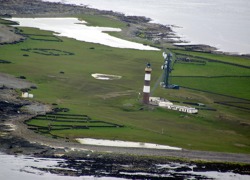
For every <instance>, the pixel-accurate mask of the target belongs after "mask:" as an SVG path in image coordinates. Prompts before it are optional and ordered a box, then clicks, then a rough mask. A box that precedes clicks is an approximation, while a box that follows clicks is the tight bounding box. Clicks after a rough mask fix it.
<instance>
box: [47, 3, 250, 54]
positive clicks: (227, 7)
mask: <svg viewBox="0 0 250 180" xmlns="http://www.w3.org/2000/svg"><path fill="white" fill-rule="evenodd" d="M44 1H50V2H62V3H65V4H77V5H87V6H89V7H91V8H97V9H100V10H113V11H116V12H121V13H124V14H126V15H139V16H146V17H149V18H151V19H152V21H153V22H156V23H161V24H164V25H173V30H174V31H175V32H176V33H177V35H179V36H180V37H181V38H182V40H185V41H188V42H189V44H206V45H210V46H214V47H216V48H218V50H220V51H224V52H230V53H239V54H250V43H249V42H250V31H249V29H250V11H249V9H250V1H249V0H206V1H204V0H157V1H155V0H136V1H135V0H44Z"/></svg>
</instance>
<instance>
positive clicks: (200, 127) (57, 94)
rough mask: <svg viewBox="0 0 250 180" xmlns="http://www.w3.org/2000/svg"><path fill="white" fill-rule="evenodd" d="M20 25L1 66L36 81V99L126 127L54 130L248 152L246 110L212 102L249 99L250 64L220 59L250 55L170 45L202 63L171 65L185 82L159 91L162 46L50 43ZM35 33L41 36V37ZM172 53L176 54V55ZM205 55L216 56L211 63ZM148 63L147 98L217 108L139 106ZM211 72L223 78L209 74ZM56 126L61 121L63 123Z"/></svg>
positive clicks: (177, 80) (98, 20) (97, 20)
mask: <svg viewBox="0 0 250 180" xmlns="http://www.w3.org/2000/svg"><path fill="white" fill-rule="evenodd" d="M83 19H84V17H83ZM86 20H89V21H91V22H92V24H95V25H99V24H100V25H104V24H102V23H103V22H105V21H104V20H103V18H102V17H91V16H89V17H87V18H86ZM0 22H1V21H0ZM110 23H111V24H112V23H113V20H110ZM108 25H110V24H108ZM110 26H111V25H110ZM119 26H122V25H119V23H117V24H115V25H114V26H112V27H119ZM19 29H21V30H22V32H23V33H24V34H26V35H27V40H26V41H25V42H22V43H18V44H14V45H4V46H1V47H0V54H1V59H3V60H8V61H11V62H12V63H11V64H0V71H1V72H5V73H9V74H13V75H15V76H25V77H26V78H27V80H28V81H31V82H33V83H35V84H36V85H37V87H38V89H33V90H32V91H31V92H32V93H33V94H34V96H35V98H34V100H38V101H41V102H44V103H48V104H52V103H56V104H58V105H57V106H55V107H64V108H69V109H70V111H69V112H68V113H70V114H74V113H76V114H86V115H88V116H89V117H91V118H92V119H96V120H102V121H105V122H110V123H116V124H120V125H124V126H125V127H123V128H113V129H110V128H90V129H77V130H76V129H68V130H60V131H59V130H52V131H51V132H50V133H51V134H52V135H54V136H60V137H65V138H66V137H67V138H75V137H92V138H104V139H120V140H129V141H141V142H151V143H159V144H166V145H172V146H177V147H182V148H187V149H196V150H210V151H222V152H237V153H250V119H249V115H250V111H249V109H242V108H237V107H232V106H226V105H222V104H218V103H214V102H215V101H221V102H229V101H230V102H231V104H235V103H236V102H237V103H241V104H243V105H242V106H243V107H245V106H244V104H248V103H249V102H250V91H249V90H250V89H249V88H250V84H249V77H247V76H248V75H250V71H249V68H242V67H238V66H232V65H228V64H224V63H221V62H230V63H236V64H239V65H244V66H250V61H249V59H246V58H241V57H234V56H226V55H214V54H208V53H198V52H189V51H184V50H172V52H173V53H181V54H182V56H192V57H194V56H195V58H198V59H202V60H206V61H207V62H206V64H205V65H195V64H192V63H175V65H174V70H173V72H172V74H171V82H172V83H174V84H179V85H180V86H185V87H187V88H181V89H180V90H170V89H163V88H161V87H160V86H159V84H157V83H156V82H157V80H158V79H159V77H161V74H162V70H161V69H160V66H161V65H162V63H163V58H162V52H160V51H140V50H131V49H119V48H111V47H107V46H103V45H98V44H92V43H85V42H80V41H76V40H74V39H70V38H64V37H60V38H59V39H60V40H61V41H50V40H54V39H57V38H56V37H53V33H52V32H46V31H41V30H38V29H34V28H19ZM29 34H31V35H29ZM41 35H46V36H41ZM40 37H44V38H43V39H42V40H41V39H40ZM27 49H28V51H27ZM48 49H50V50H48ZM44 52H49V53H44ZM65 52H67V53H65ZM24 55H25V56H24ZM176 56H177V58H178V56H180V55H178V54H176ZM208 59H211V60H218V61H220V62H217V61H216V62H210V61H209V60H208ZM147 62H150V63H151V64H152V68H153V71H152V80H151V87H152V88H153V87H156V88H155V90H154V91H153V92H152V96H160V97H163V98H166V99H170V100H175V101H179V102H180V104H183V102H199V103H204V104H205V105H206V106H207V107H209V108H214V109H216V110H217V111H209V110H200V111H199V113H198V114H196V115H189V114H185V113H181V112H177V111H171V110H164V109H160V108H156V107H154V108H151V107H146V106H143V105H142V104H141V103H140V100H141V98H142V97H141V96H140V95H139V92H142V88H143V84H144V68H145V66H146V63H147ZM62 72H63V73H62ZM93 73H103V74H112V75H119V76H122V78H121V79H119V80H112V81H102V80H97V79H94V78H93V77H92V76H91V74H93ZM190 76H192V77H190ZM210 76H213V77H212V78H211V77H210ZM215 76H223V77H218V78H214V77H215ZM238 76H244V77H238ZM190 88H193V89H190ZM153 89H154V88H153ZM194 89H197V90H194ZM242 98H244V99H245V100H243V99H242ZM248 107H249V105H248ZM32 123H33V124H35V125H43V126H47V125H48V123H49V122H47V121H46V120H44V121H42V120H39V119H38V120H37V121H33V122H32ZM56 124H57V125H60V122H56ZM78 125H79V124H78Z"/></svg>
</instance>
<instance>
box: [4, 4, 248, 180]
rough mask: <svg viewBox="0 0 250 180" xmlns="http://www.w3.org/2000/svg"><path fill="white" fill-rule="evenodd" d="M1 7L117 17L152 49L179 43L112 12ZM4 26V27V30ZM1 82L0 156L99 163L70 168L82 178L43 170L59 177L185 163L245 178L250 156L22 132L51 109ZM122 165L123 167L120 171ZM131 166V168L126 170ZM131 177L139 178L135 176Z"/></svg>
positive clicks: (164, 30) (157, 28) (161, 29)
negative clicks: (87, 142) (80, 140)
mask: <svg viewBox="0 0 250 180" xmlns="http://www.w3.org/2000/svg"><path fill="white" fill-rule="evenodd" d="M0 4H1V6H0V13H1V15H2V17H10V16H19V17H46V16H50V17H51V16H57V17H58V16H71V15H76V14H96V15H97V14H101V15H108V16H112V17H113V18H118V19H119V20H121V21H123V22H126V23H128V26H129V28H128V29H129V30H128V31H127V32H125V33H127V34H129V36H128V37H130V38H131V39H133V38H145V39H148V40H150V41H153V42H154V43H155V44H156V45H159V44H164V43H174V42H180V41H173V39H172V38H173V37H175V38H176V36H175V34H174V32H173V31H172V30H171V28H170V27H167V26H163V25H160V24H152V23H149V22H150V19H148V18H146V17H137V16H124V15H123V14H120V13H116V12H113V11H99V10H97V9H91V8H88V7H87V6H83V7H80V6H74V5H63V4H59V3H48V2H42V1H39V0H34V1H29V0H20V1H18V3H16V1H15V0H10V1H7V2H6V1H4V0H0ZM3 27H4V28H6V27H7V26H3ZM1 29H2V27H0V32H3V31H1ZM10 30H12V31H14V29H8V30H7V31H10ZM13 34H15V33H12V34H9V35H8V37H12V36H13ZM177 39H178V38H177ZM23 40H24V39H23V37H22V36H17V39H16V38H14V39H13V40H7V41H6V40H3V39H0V42H1V43H4V44H5V43H17V42H20V41H23ZM2 45H3V44H2ZM189 48H192V50H199V51H205V52H212V51H214V50H216V49H214V48H212V47H209V46H203V45H197V46H189ZM0 77H3V78H4V79H5V81H3V80H2V79H1V82H3V84H0V86H1V87H0V114H1V115H0V151H1V152H5V153H7V154H14V155H18V154H24V155H29V156H35V157H46V158H48V157H52V158H58V157H60V158H64V159H66V160H67V164H64V165H62V166H63V167H75V166H76V165H77V163H76V161H77V160H81V159H84V160H89V161H93V162H95V163H96V164H99V167H98V168H99V169H98V168H97V167H92V165H91V164H88V163H85V164H84V163H82V164H81V165H79V164H78V167H75V169H77V168H78V169H89V171H88V172H85V171H81V173H79V171H73V170H72V171H70V172H69V171H64V172H61V171H60V172H59V170H58V171H57V170H53V169H52V170H48V169H44V171H51V172H52V171H53V172H52V173H57V174H63V175H67V174H68V175H69V174H70V175H74V176H80V175H82V174H89V175H96V174H95V173H96V170H97V169H98V170H99V172H102V171H106V172H109V173H110V174H112V175H113V176H115V177H127V176H121V175H119V173H118V172H120V171H124V172H135V170H136V169H135V167H137V168H138V169H137V170H140V172H149V171H150V172H154V173H156V174H159V175H160V174H161V173H164V171H162V170H161V169H156V168H155V164H164V163H176V162H186V163H187V164H188V165H194V164H195V165H196V166H197V169H196V170H197V171H211V170H217V171H223V172H231V171H234V172H235V173H240V174H248V175H250V171H249V169H250V155H248V154H230V153H216V152H203V151H188V150H182V151H173V150H149V149H137V148H119V147H98V146H87V145H81V144H78V143H75V142H69V141H68V140H66V139H52V138H51V139H50V138H47V137H45V136H43V135H40V134H36V133H34V132H33V131H31V130H29V129H27V126H26V125H25V124H24V123H23V122H24V121H25V120H27V119H30V118H32V117H33V116H36V115H37V114H39V113H46V112H49V111H52V108H51V105H44V104H41V103H38V102H33V101H27V100H24V99H20V98H19V97H18V96H19V95H18V93H17V92H16V91H15V89H22V88H30V87H31V86H34V85H32V84H29V83H27V82H26V81H25V80H20V79H16V78H13V77H9V76H7V75H5V74H1V73H0ZM6 77H7V78H6ZM13 82H15V83H14V86H10V83H13ZM12 85H13V84H12ZM16 85H17V86H16ZM25 106H26V107H25ZM197 160H198V161H200V162H198V161H197ZM194 161H195V162H194ZM202 161H207V162H202ZM241 163H243V164H241ZM121 164H122V165H123V166H121ZM131 164H132V165H133V166H130V165H131ZM185 168H186V170H190V169H189V167H184V169H185ZM182 170H183V169H182ZM176 171H178V169H176ZM100 175H101V173H100ZM136 177H137V178H140V177H138V176H136ZM130 178H131V176H130Z"/></svg>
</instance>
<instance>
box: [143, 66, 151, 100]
mask: <svg viewBox="0 0 250 180" xmlns="http://www.w3.org/2000/svg"><path fill="white" fill-rule="evenodd" d="M151 71H152V68H151V65H150V63H147V66H146V68H145V77H144V87H143V104H149V96H150V80H151Z"/></svg>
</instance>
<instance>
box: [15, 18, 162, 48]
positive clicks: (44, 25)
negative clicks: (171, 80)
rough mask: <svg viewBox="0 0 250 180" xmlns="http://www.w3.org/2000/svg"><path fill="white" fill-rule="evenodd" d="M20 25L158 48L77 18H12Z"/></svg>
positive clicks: (122, 45)
mask: <svg viewBox="0 0 250 180" xmlns="http://www.w3.org/2000/svg"><path fill="white" fill-rule="evenodd" d="M11 20H12V21H16V22H18V23H19V24H20V25H19V26H22V27H33V28H39V29H42V30H47V31H53V32H55V35H57V36H64V37H69V38H73V39H76V40H79V41H85V42H91V43H98V44H103V45H107V46H111V47H117V48H129V49H139V50H159V49H157V48H154V47H150V46H145V45H143V44H139V43H134V42H131V41H126V40H123V39H119V38H116V37H113V36H110V35H109V34H107V33H105V32H104V31H106V32H108V31H110V32H111V31H112V32H119V31H121V29H119V28H110V27H93V26H86V22H85V21H80V20H78V19H77V18H12V19H11Z"/></svg>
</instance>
